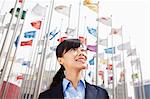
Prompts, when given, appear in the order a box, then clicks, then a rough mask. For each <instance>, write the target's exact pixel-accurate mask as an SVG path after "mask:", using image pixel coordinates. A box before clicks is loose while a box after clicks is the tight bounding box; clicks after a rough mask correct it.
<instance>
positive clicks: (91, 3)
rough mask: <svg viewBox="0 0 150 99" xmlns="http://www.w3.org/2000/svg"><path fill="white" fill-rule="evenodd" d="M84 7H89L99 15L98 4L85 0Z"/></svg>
mask: <svg viewBox="0 0 150 99" xmlns="http://www.w3.org/2000/svg"><path fill="white" fill-rule="evenodd" d="M83 5H85V6H86V7H88V8H89V9H90V10H92V11H94V12H96V13H98V3H93V2H91V0H84V2H83Z"/></svg>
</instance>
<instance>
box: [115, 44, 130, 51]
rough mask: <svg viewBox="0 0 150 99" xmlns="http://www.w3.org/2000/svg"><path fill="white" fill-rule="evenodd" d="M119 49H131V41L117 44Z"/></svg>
mask: <svg viewBox="0 0 150 99" xmlns="http://www.w3.org/2000/svg"><path fill="white" fill-rule="evenodd" d="M117 48H118V50H130V49H131V47H130V42H126V43H124V44H120V45H118V46H117Z"/></svg>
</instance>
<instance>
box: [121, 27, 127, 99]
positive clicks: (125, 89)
mask: <svg viewBox="0 0 150 99" xmlns="http://www.w3.org/2000/svg"><path fill="white" fill-rule="evenodd" d="M121 31H122V26H121ZM121 40H122V58H123V73H124V82H123V84H124V86H123V87H124V88H123V89H124V93H123V95H124V97H123V98H124V99H127V86H126V69H125V64H124V49H123V48H124V47H123V33H121Z"/></svg>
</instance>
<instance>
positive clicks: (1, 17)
mask: <svg viewBox="0 0 150 99" xmlns="http://www.w3.org/2000/svg"><path fill="white" fill-rule="evenodd" d="M4 18H5V15H0V23H2V22H3V20H4Z"/></svg>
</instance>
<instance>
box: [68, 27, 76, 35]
mask: <svg viewBox="0 0 150 99" xmlns="http://www.w3.org/2000/svg"><path fill="white" fill-rule="evenodd" d="M75 30H76V29H73V28H67V30H66V32H65V34H67V35H68V36H74V35H75V33H74V32H75Z"/></svg>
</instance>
